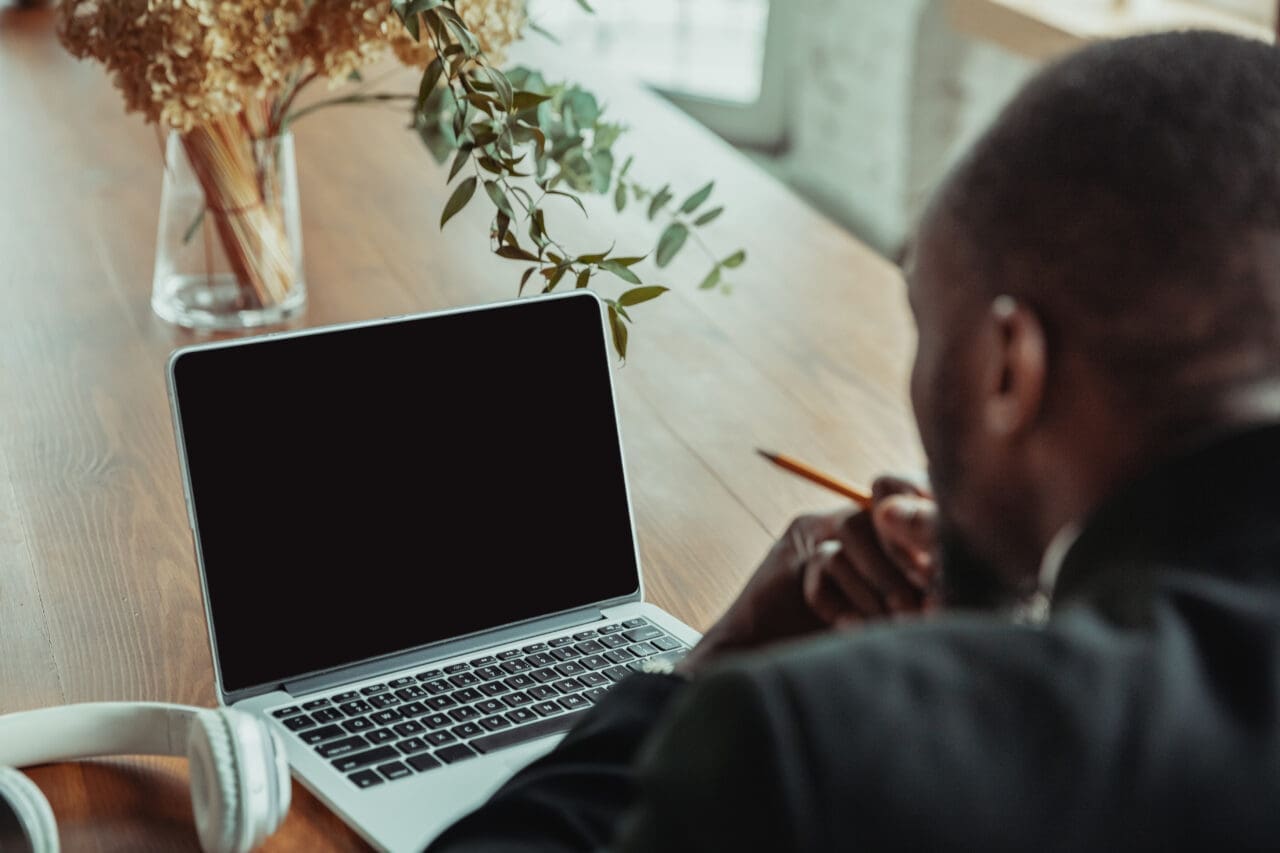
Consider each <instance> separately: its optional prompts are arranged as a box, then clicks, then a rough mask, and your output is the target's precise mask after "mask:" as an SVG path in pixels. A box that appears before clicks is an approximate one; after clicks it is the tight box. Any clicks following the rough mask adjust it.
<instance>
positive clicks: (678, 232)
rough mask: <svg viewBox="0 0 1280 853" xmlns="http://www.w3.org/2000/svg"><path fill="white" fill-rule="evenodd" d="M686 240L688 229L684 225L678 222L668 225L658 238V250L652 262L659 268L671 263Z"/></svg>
mask: <svg viewBox="0 0 1280 853" xmlns="http://www.w3.org/2000/svg"><path fill="white" fill-rule="evenodd" d="M688 238H689V229H688V228H686V227H685V226H684V225H682V224H680V223H679V222H673V223H671V224H670V225H668V226H667V230H666V231H663V232H662V236H661V237H659V238H658V250H657V252H656V253H655V255H656V257H655V258H654V261H655V262H656V263H657V264H658V266H659V267H665V266H666V265H667V264H669V263H671V259H672V258H674V257H675V256H676V253H677V252H679V251H680V248H681V247H682V246H683V245H684V241H685V240H687V239H688Z"/></svg>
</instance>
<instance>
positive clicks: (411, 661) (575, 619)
mask: <svg viewBox="0 0 1280 853" xmlns="http://www.w3.org/2000/svg"><path fill="white" fill-rule="evenodd" d="M603 618H604V615H603V613H602V612H601V608H600V606H599V605H594V606H592V607H583V608H580V609H578V610H570V611H568V612H565V613H558V614H556V615H555V616H546V617H543V618H541V619H534V620H531V621H529V622H519V623H517V624H515V625H508V626H507V627H505V628H499V629H497V630H494V631H485V632H484V633H483V634H473V635H472V636H470V637H463V638H461V639H455V640H448V641H446V642H443V643H436V644H434V645H430V646H424V647H422V648H420V649H414V650H413V651H411V652H402V653H401V654H397V655H390V656H388V657H383V658H377V659H376V660H369V661H363V662H361V663H357V664H352V665H351V666H344V667H342V668H340V669H335V670H330V671H329V672H325V673H321V674H319V675H311V676H308V677H306V678H300V679H298V680H297V681H286V682H285V683H284V684H282V685H281V689H282V690H284V691H285V692H286V693H288V694H290V695H291V696H301V695H305V694H307V693H315V692H317V691H321V690H329V689H332V688H334V687H340V686H342V685H344V684H349V683H351V682H353V681H361V680H363V679H366V678H373V677H375V676H378V675H381V674H383V673H386V672H394V671H396V670H401V669H411V668H413V667H415V666H425V665H427V664H430V663H432V662H433V661H438V660H444V659H445V658H451V657H454V656H456V655H462V654H469V653H471V652H475V651H479V650H480V649H486V648H490V647H492V646H500V645H503V644H504V643H510V642H512V641H513V640H520V639H523V638H524V637H532V636H535V635H537V634H545V633H547V632H548V631H559V630H561V629H564V628H571V627H573V626H575V625H582V624H585V623H587V622H594V621H596V620H598V619H603Z"/></svg>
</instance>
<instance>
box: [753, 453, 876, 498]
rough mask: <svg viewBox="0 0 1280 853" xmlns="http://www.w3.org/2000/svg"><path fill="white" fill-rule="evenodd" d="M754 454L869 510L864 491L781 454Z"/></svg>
mask: <svg viewBox="0 0 1280 853" xmlns="http://www.w3.org/2000/svg"><path fill="white" fill-rule="evenodd" d="M756 453H759V454H760V455H761V456H763V457H764V458H765V459H768V460H769V461H770V462H772V463H773V464H774V465H777V466H778V467H779V468H782V469H784V470H787V471H790V472H791V473H792V474H795V475H797V476H800V477H803V478H804V479H806V480H808V481H809V482H810V483H814V484H815V485H818V486H822V487H823V488H824V489H827V490H828V491H832V492H835V493H836V494H837V495H843V496H844V497H846V498H848V499H849V500H851V501H853V502H854V503H856V504H857V505H858V506H860V507H862V508H863V509H871V493H870V492H868V491H866V490H865V489H860V488H858V487H857V486H851V485H849V484H848V483H845V482H842V481H840V480H837V479H836V478H835V477H832V476H831V475H830V474H824V473H823V472H821V471H819V470H818V469H817V468H814V467H813V466H811V465H806V464H805V463H804V462H801V461H800V460H799V459H795V458H793V457H790V456H787V455H786V454H783V453H770V452H769V451H768V450H761V449H759V448H756Z"/></svg>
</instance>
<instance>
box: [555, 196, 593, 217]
mask: <svg viewBox="0 0 1280 853" xmlns="http://www.w3.org/2000/svg"><path fill="white" fill-rule="evenodd" d="M547 195H558V196H562V197H564V198H567V199H569V200H570V201H572V202H573V203H574V204H576V205H577V206H578V209H579V210H581V211H582V215H583V216H587V206H586V205H585V204H583V203H582V199H580V198H578V197H577V196H576V195H574V194H573V193H566V192H561V191H560V190H547Z"/></svg>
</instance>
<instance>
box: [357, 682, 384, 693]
mask: <svg viewBox="0 0 1280 853" xmlns="http://www.w3.org/2000/svg"><path fill="white" fill-rule="evenodd" d="M387 689H388V688H387V685H385V684H383V683H381V682H379V683H377V684H370V685H369V686H368V687H361V688H360V692H361V693H362V694H363V695H365V696H372V695H373V694H375V693H386V692H387Z"/></svg>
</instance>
